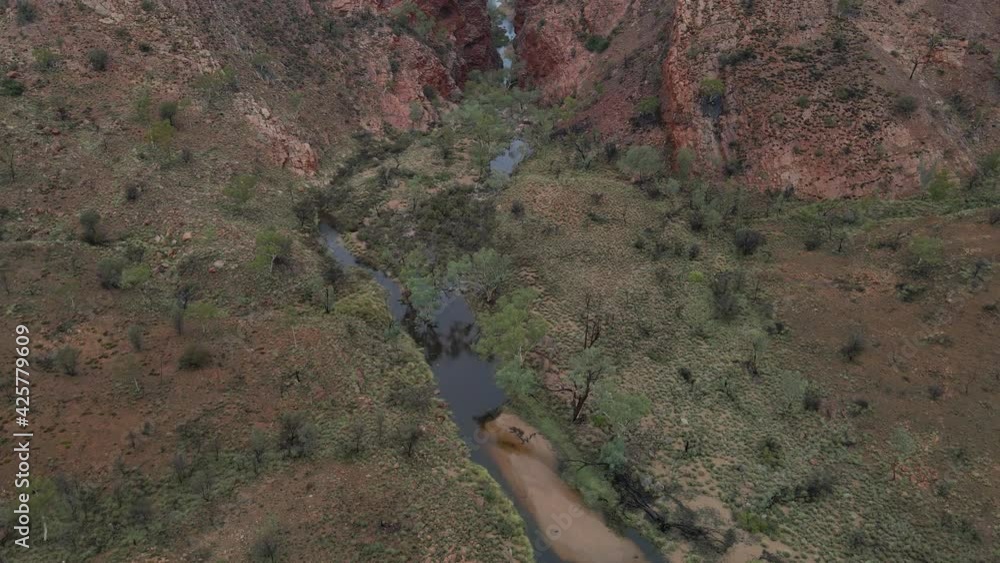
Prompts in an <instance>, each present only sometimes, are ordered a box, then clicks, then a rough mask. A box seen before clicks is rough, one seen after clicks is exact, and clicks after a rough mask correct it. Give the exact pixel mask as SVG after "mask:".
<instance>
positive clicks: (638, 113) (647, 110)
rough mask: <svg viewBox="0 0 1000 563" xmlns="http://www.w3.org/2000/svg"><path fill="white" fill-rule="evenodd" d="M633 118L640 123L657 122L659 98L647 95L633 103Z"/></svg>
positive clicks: (658, 118)
mask: <svg viewBox="0 0 1000 563" xmlns="http://www.w3.org/2000/svg"><path fill="white" fill-rule="evenodd" d="M635 120H636V121H637V122H638V123H639V124H640V125H646V124H653V123H659V121H660V98H658V97H657V96H649V97H646V98H643V99H641V100H639V103H637V104H636V105H635ZM615 152H617V150H616V151H615Z"/></svg>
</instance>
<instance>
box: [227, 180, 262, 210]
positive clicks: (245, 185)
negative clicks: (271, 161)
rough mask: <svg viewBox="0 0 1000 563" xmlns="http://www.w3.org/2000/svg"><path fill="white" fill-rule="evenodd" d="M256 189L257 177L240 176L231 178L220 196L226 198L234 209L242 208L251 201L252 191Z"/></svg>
mask: <svg viewBox="0 0 1000 563" xmlns="http://www.w3.org/2000/svg"><path fill="white" fill-rule="evenodd" d="M256 189H257V176H255V175H253V174H240V175H238V176H235V177H233V179H232V180H230V181H229V184H228V185H227V186H226V187H225V188H223V189H222V195H224V196H226V197H227V198H228V199H229V201H230V202H232V204H233V205H234V206H236V207H243V206H244V205H246V204H247V203H248V202H249V201H250V200H251V199H253V195H254V191H255V190H256Z"/></svg>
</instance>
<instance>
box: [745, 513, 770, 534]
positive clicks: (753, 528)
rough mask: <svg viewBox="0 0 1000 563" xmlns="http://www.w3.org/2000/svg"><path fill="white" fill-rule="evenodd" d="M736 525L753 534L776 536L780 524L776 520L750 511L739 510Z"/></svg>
mask: <svg viewBox="0 0 1000 563" xmlns="http://www.w3.org/2000/svg"><path fill="white" fill-rule="evenodd" d="M736 525H737V526H738V527H740V528H742V529H744V530H746V531H748V532H750V533H751V534H764V535H767V536H775V535H777V533H778V525H777V524H776V523H775V522H772V521H771V520H768V519H766V518H764V517H762V516H760V515H759V514H756V513H754V512H750V511H741V512H737V513H736Z"/></svg>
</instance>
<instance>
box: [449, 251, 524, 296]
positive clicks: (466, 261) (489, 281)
mask: <svg viewBox="0 0 1000 563" xmlns="http://www.w3.org/2000/svg"><path fill="white" fill-rule="evenodd" d="M448 277H449V279H452V280H455V281H459V280H462V281H463V282H464V285H465V286H466V287H467V288H468V289H470V290H472V291H473V292H474V293H475V294H476V296H477V297H479V298H480V299H482V300H483V301H485V302H486V303H487V304H489V305H493V304H494V303H495V302H496V300H497V297H499V295H500V293H501V292H502V291H503V290H504V289H505V288H506V287H507V286H508V285H509V284H510V282H511V280H513V278H514V268H513V263H512V262H511V259H510V258H509V257H507V256H504V255H502V254H500V253H498V252H497V251H496V250H493V249H492V248H484V249H482V250H480V251H478V252H476V253H475V254H473V255H472V256H471V257H465V258H463V259H462V260H459V261H455V262H452V263H450V264H448Z"/></svg>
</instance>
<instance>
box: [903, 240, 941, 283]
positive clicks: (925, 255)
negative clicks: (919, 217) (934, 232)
mask: <svg viewBox="0 0 1000 563" xmlns="http://www.w3.org/2000/svg"><path fill="white" fill-rule="evenodd" d="M942 264H944V242H943V241H942V240H941V239H939V238H936V237H914V238H913V240H911V241H910V247H909V250H908V253H907V257H906V265H907V268H908V269H909V270H910V272H911V273H913V274H914V275H918V276H926V275H929V274H930V273H931V272H933V271H934V270H936V269H937V268H938V267H940V266H941V265H942Z"/></svg>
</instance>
